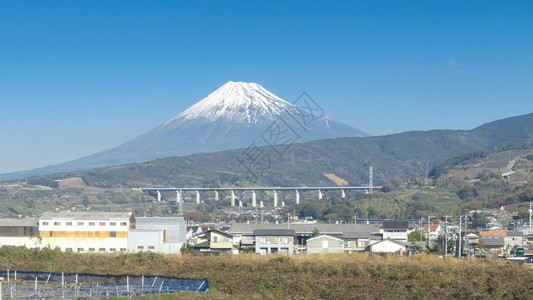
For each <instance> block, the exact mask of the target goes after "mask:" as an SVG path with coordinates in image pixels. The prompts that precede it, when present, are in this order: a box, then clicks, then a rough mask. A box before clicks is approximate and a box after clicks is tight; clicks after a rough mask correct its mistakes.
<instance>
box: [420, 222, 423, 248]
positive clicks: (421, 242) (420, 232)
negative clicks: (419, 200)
mask: <svg viewBox="0 0 533 300" xmlns="http://www.w3.org/2000/svg"><path fill="white" fill-rule="evenodd" d="M422 220H424V218H420V242H421V243H422Z"/></svg>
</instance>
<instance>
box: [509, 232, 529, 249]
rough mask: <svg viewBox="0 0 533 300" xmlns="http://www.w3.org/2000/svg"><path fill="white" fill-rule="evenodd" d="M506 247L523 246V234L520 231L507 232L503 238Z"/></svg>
mask: <svg viewBox="0 0 533 300" xmlns="http://www.w3.org/2000/svg"><path fill="white" fill-rule="evenodd" d="M504 240H505V246H506V247H514V246H518V247H522V246H524V244H525V242H524V233H523V232H521V231H507V234H506V236H505V238H504Z"/></svg>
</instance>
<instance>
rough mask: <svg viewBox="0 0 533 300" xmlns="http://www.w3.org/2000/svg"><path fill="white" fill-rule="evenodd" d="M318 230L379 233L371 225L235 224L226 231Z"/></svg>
mask: <svg viewBox="0 0 533 300" xmlns="http://www.w3.org/2000/svg"><path fill="white" fill-rule="evenodd" d="M315 228H316V229H318V231H319V232H320V234H327V235H342V234H344V233H346V232H369V233H379V227H378V226H376V225H373V224H355V225H354V224H320V223H318V224H289V226H288V228H287V224H246V223H235V224H233V225H231V228H230V230H229V231H228V232H229V233H231V234H241V235H252V234H253V232H254V230H255V229H294V231H295V232H296V235H311V234H312V233H313V230H315Z"/></svg>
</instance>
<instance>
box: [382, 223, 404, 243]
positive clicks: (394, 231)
mask: <svg viewBox="0 0 533 300" xmlns="http://www.w3.org/2000/svg"><path fill="white" fill-rule="evenodd" d="M408 229H409V222H407V221H383V240H387V239H391V240H395V241H400V242H407V230H408Z"/></svg>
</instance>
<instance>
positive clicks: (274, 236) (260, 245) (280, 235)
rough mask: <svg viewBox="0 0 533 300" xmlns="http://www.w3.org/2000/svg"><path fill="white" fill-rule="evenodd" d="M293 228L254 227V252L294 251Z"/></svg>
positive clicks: (289, 252)
mask: <svg viewBox="0 0 533 300" xmlns="http://www.w3.org/2000/svg"><path fill="white" fill-rule="evenodd" d="M294 236H295V231H294V229H255V230H254V238H255V253H259V254H261V255H264V254H267V253H280V254H285V255H291V254H293V253H294Z"/></svg>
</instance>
